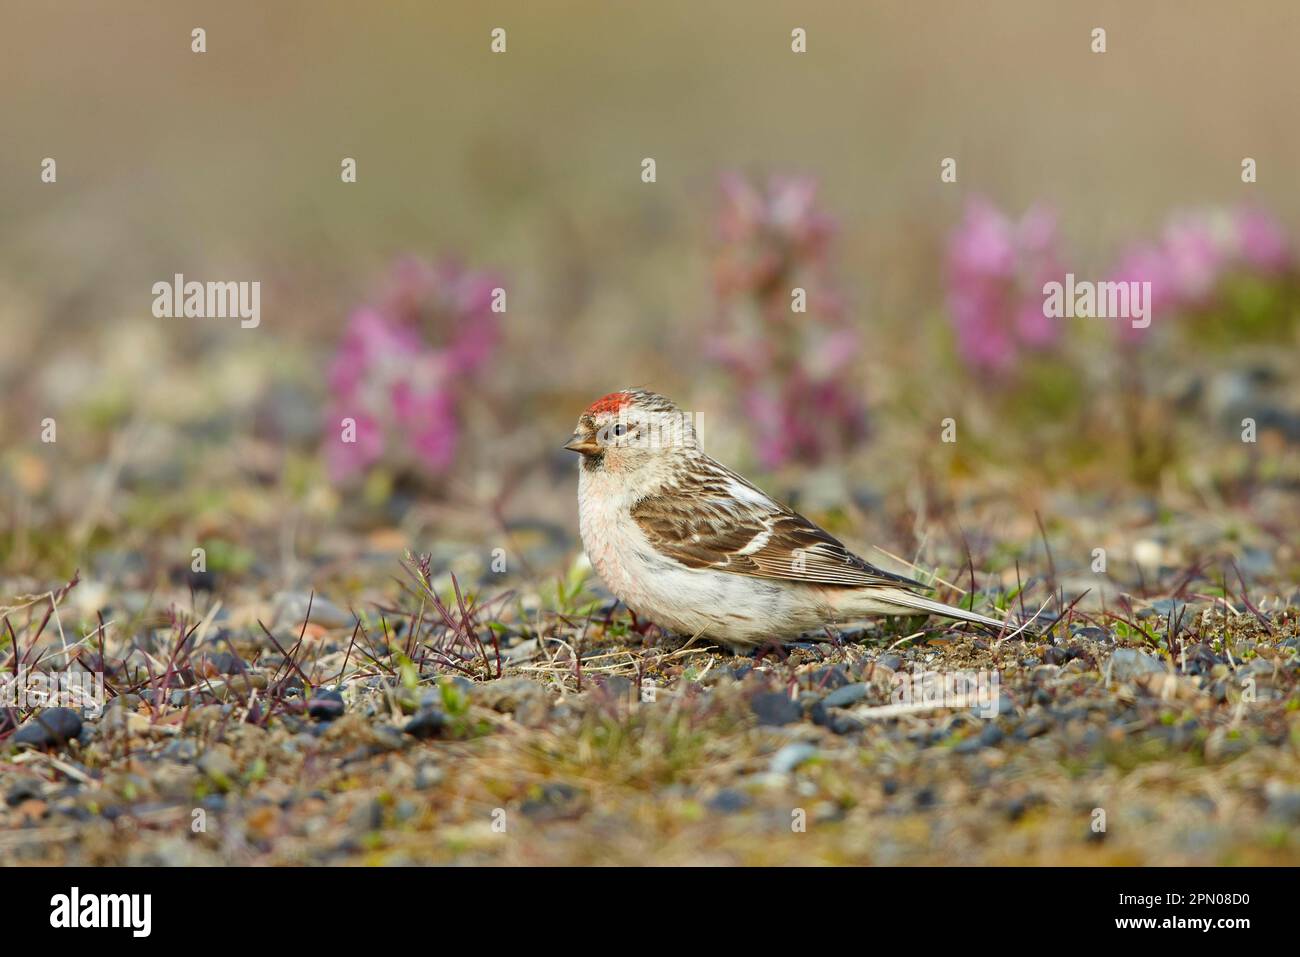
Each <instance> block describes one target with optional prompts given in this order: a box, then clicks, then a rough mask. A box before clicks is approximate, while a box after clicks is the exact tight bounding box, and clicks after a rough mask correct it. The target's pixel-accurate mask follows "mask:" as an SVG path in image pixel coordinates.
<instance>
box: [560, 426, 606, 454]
mask: <svg viewBox="0 0 1300 957" xmlns="http://www.w3.org/2000/svg"><path fill="white" fill-rule="evenodd" d="M564 447H565V448H566V449H568V450H569V451H570V452H580V453H582V454H583V455H595V454H596V453H597V452H599V451H600V443H599V442H597V441H596V435H595V433H594V432H587V433H583V432H574V433H573V435H572V436H571V437H570V439H569V441H568V442H567V443H565V446H564Z"/></svg>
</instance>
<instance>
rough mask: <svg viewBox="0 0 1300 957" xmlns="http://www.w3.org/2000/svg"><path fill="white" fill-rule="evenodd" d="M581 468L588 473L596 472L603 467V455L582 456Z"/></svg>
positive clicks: (600, 453)
mask: <svg viewBox="0 0 1300 957" xmlns="http://www.w3.org/2000/svg"><path fill="white" fill-rule="evenodd" d="M582 467H583V468H584V469H586V470H587V471H588V472H598V471H600V470H601V469H603V468H604V467H605V453H604V452H597V453H595V454H594V455H584V456H583V457H582Z"/></svg>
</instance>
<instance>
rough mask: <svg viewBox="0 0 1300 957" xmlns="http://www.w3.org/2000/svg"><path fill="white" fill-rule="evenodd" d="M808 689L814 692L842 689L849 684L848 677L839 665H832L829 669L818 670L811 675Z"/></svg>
mask: <svg viewBox="0 0 1300 957" xmlns="http://www.w3.org/2000/svg"><path fill="white" fill-rule="evenodd" d="M811 679H812V680H811V681H810V682H809V687H810V688H812V690H814V691H834V690H835V689H836V688H843V687H844V686H845V685H846V684H848V683H849V676H848V675H846V674H845V673H844V669H843V668H841V667H840V666H839V665H833V666H831V667H830V668H818V669H817V670H816V671H814V672H813V673H812V675H811Z"/></svg>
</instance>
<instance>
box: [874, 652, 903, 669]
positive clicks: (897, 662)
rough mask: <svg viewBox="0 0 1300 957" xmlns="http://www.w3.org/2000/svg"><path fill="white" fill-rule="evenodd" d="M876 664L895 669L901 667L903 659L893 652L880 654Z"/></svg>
mask: <svg viewBox="0 0 1300 957" xmlns="http://www.w3.org/2000/svg"><path fill="white" fill-rule="evenodd" d="M876 665H877V666H878V667H881V668H888V669H889V670H890V671H897V670H898V669H899V668H901V667H903V659H902V658H901V657H900V656H899V655H895V654H888V655H881V656H880V657H879V658H877V659H876Z"/></svg>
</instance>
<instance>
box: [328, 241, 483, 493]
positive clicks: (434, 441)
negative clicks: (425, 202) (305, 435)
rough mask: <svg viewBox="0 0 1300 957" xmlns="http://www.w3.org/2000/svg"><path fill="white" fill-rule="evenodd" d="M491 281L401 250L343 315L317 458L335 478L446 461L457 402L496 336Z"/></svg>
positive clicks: (453, 440) (428, 468) (439, 467)
mask: <svg viewBox="0 0 1300 957" xmlns="http://www.w3.org/2000/svg"><path fill="white" fill-rule="evenodd" d="M498 285H499V283H497V281H496V280H495V279H494V278H493V277H491V276H489V275H487V274H484V273H477V272H471V271H467V270H464V269H462V268H461V267H460V266H458V265H456V264H454V263H441V264H437V265H433V264H429V263H426V262H423V261H421V260H418V259H413V258H407V259H404V260H402V261H400V262H399V263H398V264H397V265H396V266H395V268H394V270H393V275H392V280H391V288H390V290H389V292H388V293H387V294H386V295H385V296H384V297H382V298H381V300H380V302H379V304H378V305H375V306H365V307H362V308H360V309H358V310H356V311H355V312H354V313H353V314H352V316H351V317H350V318H349V320H348V326H347V329H346V330H345V331H344V334H343V337H342V339H341V340H340V342H339V346H338V349H337V351H336V352H335V355H334V358H333V360H332V361H331V363H330V366H329V373H328V382H329V387H330V390H331V393H332V396H333V398H332V401H331V403H330V420H329V422H328V424H327V433H326V436H327V438H326V443H325V444H326V460H327V463H328V466H329V470H330V474H331V476H332V477H333V478H334V479H335V480H336V481H343V480H345V479H347V478H350V477H352V476H355V475H357V474H358V473H361V472H364V471H365V470H367V469H369V468H371V467H372V466H374V465H377V464H379V463H380V462H387V463H389V464H390V465H391V466H392V467H394V468H410V469H415V470H418V471H423V472H425V473H427V474H434V475H437V474H441V473H443V472H445V471H447V470H448V469H449V468H451V466H452V465H453V463H454V461H455V456H456V451H457V446H458V440H459V436H460V428H461V424H460V420H461V410H462V407H463V405H464V403H465V402H466V401H468V400H469V399H470V398H471V396H472V392H473V387H474V386H475V384H476V381H475V380H476V378H477V376H478V375H479V374H480V373H481V372H482V370H483V369H484V367H485V366H486V365H487V363H488V362H489V361H490V359H491V357H492V355H493V353H494V351H495V350H496V347H497V344H498V341H499V336H500V329H499V325H498V322H497V313H495V312H494V311H493V309H492V303H493V297H494V295H495V294H496V293H495V290H496V289H497V287H498ZM346 419H351V420H353V421H354V422H355V435H354V436H348V435H347V434H346V433H345V432H344V430H343V427H342V425H341V423H343V421H344V420H346ZM336 436H338V437H336Z"/></svg>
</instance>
